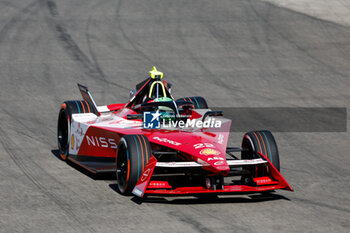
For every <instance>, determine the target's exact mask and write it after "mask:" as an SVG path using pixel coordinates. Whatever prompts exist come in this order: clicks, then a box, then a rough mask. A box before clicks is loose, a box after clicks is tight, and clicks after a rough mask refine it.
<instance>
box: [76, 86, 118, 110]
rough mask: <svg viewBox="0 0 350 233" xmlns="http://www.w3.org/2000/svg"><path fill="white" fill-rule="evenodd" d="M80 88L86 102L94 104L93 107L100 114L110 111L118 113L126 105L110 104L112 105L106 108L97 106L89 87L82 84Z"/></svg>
mask: <svg viewBox="0 0 350 233" xmlns="http://www.w3.org/2000/svg"><path fill="white" fill-rule="evenodd" d="M78 88H79V91H80V93H81V96H82V97H83V99H84V100H86V101H89V102H90V103H92V104H93V107H94V108H95V110H96V111H97V112H99V113H101V112H110V111H116V110H118V109H120V108H122V107H123V106H124V105H125V104H124V103H123V104H110V105H105V106H97V104H96V102H95V101H94V99H93V98H92V95H91V93H90V92H89V89H88V88H87V86H84V85H82V84H80V83H78Z"/></svg>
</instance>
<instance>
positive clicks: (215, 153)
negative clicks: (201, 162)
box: [199, 148, 220, 155]
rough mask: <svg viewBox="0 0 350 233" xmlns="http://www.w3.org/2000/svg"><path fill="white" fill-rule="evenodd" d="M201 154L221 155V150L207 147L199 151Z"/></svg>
mask: <svg viewBox="0 0 350 233" xmlns="http://www.w3.org/2000/svg"><path fill="white" fill-rule="evenodd" d="M199 154H201V155H219V154H220V152H219V151H217V150H215V149H211V148H205V149H203V150H201V151H200V152H199Z"/></svg>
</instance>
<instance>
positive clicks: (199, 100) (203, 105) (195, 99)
mask: <svg viewBox="0 0 350 233" xmlns="http://www.w3.org/2000/svg"><path fill="white" fill-rule="evenodd" d="M178 100H184V101H189V102H192V103H193V105H194V109H208V108H209V107H208V104H207V101H206V100H205V99H204V98H203V97H201V96H192V97H185V98H181V99H178ZM178 100H177V101H178Z"/></svg>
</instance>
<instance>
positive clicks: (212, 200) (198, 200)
mask: <svg viewBox="0 0 350 233" xmlns="http://www.w3.org/2000/svg"><path fill="white" fill-rule="evenodd" d="M281 199H282V200H287V201H289V200H290V199H288V198H286V197H284V196H282V195H279V194H272V193H270V194H254V195H247V196H246V197H242V196H240V197H237V196H236V197H232V196H230V197H228V196H220V197H218V196H215V195H214V196H205V197H179V198H176V197H171V198H165V197H147V198H145V199H140V198H137V197H133V198H132V199H131V200H132V201H134V202H135V203H136V204H142V203H156V204H171V205H196V204H227V203H257V202H266V201H275V200H281Z"/></svg>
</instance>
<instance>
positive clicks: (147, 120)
mask: <svg viewBox="0 0 350 233" xmlns="http://www.w3.org/2000/svg"><path fill="white" fill-rule="evenodd" d="M161 115H162V114H161V113H159V110H157V111H156V112H144V113H143V128H145V129H160V116H161Z"/></svg>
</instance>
